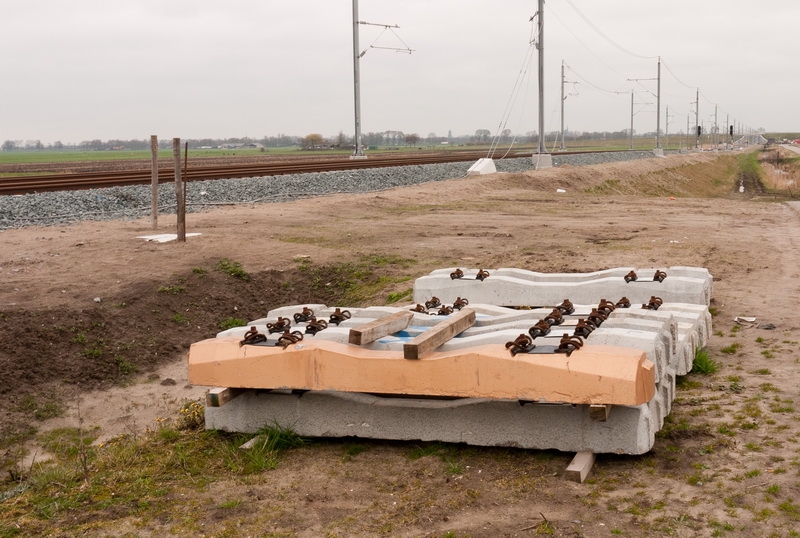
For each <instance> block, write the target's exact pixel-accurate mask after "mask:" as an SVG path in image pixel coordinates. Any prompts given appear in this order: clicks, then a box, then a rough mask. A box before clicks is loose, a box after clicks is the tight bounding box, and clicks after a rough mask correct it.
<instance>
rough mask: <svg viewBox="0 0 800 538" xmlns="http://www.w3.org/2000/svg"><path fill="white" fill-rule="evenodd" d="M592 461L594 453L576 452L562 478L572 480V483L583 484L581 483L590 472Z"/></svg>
mask: <svg viewBox="0 0 800 538" xmlns="http://www.w3.org/2000/svg"><path fill="white" fill-rule="evenodd" d="M594 460H595V454H594V452H589V451H586V452H578V453H577V454H575V457H574V458H572V461H571V462H570V464H569V466H568V467H567V470H566V472H565V473H564V476H566V477H567V480H572V481H573V482H577V483H579V484H583V481H584V480H586V477H587V476H588V474H589V471H591V470H592V466H593V465H594Z"/></svg>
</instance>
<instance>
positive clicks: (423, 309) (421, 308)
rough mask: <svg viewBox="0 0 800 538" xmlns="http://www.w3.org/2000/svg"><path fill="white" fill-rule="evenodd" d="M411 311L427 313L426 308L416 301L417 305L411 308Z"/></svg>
mask: <svg viewBox="0 0 800 538" xmlns="http://www.w3.org/2000/svg"><path fill="white" fill-rule="evenodd" d="M411 311H412V312H419V313H420V314H427V313H428V309H427V308H425V307H424V306H422V305H421V304H419V303H417V306H415V307H414V308H412V309H411Z"/></svg>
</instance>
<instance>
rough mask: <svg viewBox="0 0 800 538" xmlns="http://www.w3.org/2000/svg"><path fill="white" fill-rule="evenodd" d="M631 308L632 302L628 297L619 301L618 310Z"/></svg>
mask: <svg viewBox="0 0 800 538" xmlns="http://www.w3.org/2000/svg"><path fill="white" fill-rule="evenodd" d="M630 307H631V300H630V299H628V298H627V297H623V298H622V299H620V300H619V301H617V308H630Z"/></svg>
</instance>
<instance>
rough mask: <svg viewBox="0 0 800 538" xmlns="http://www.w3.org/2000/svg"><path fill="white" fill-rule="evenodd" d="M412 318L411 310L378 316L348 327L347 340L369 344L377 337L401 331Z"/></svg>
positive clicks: (356, 343) (359, 343)
mask: <svg viewBox="0 0 800 538" xmlns="http://www.w3.org/2000/svg"><path fill="white" fill-rule="evenodd" d="M413 318H414V313H413V312H405V311H404V312H395V313H394V314H389V315H388V316H383V317H380V318H378V319H376V320H374V321H370V322H369V323H365V324H364V325H360V326H358V327H354V328H352V329H350V335H349V337H348V342H350V343H351V344H355V345H357V346H360V345H363V344H369V343H370V342H374V341H375V340H377V339H378V338H383V337H384V336H387V335H389V334H394V333H396V332H397V331H402V330H403V329H405V328H406V327H408V324H409V323H411V320H412V319H413Z"/></svg>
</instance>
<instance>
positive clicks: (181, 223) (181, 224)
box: [172, 138, 186, 243]
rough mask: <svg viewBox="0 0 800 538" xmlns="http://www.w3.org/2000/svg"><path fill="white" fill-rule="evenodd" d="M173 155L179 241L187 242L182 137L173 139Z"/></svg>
mask: <svg viewBox="0 0 800 538" xmlns="http://www.w3.org/2000/svg"><path fill="white" fill-rule="evenodd" d="M172 156H173V157H174V159H175V199H176V202H177V205H176V208H177V213H178V242H179V243H185V242H186V200H185V199H184V197H183V179H182V177H181V139H180V138H173V139H172Z"/></svg>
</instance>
